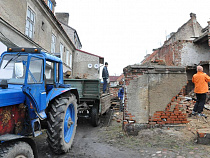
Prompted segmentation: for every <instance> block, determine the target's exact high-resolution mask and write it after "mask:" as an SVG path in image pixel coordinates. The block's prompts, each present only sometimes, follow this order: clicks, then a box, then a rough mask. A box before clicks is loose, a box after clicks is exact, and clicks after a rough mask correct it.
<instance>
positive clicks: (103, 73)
mask: <svg viewBox="0 0 210 158" xmlns="http://www.w3.org/2000/svg"><path fill="white" fill-rule="evenodd" d="M107 67H108V63H107V62H105V66H104V68H103V71H102V78H103V81H104V84H103V93H105V92H106V87H107V80H108V78H109V72H108V69H107Z"/></svg>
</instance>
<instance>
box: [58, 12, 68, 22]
mask: <svg viewBox="0 0 210 158" xmlns="http://www.w3.org/2000/svg"><path fill="white" fill-rule="evenodd" d="M55 16H56V18H57V19H58V21H60V22H61V23H63V24H66V25H68V23H69V13H55Z"/></svg>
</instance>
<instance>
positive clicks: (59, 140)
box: [47, 94, 77, 154]
mask: <svg viewBox="0 0 210 158" xmlns="http://www.w3.org/2000/svg"><path fill="white" fill-rule="evenodd" d="M47 124H48V129H47V135H48V137H47V141H48V144H49V146H50V147H51V149H52V150H53V152H55V153H56V154H61V153H66V152H68V151H69V150H70V148H71V145H72V143H73V139H74V136H75V133H76V126H77V101H76V97H75V96H74V95H72V94H71V95H70V97H69V95H68V96H61V97H58V98H56V99H54V101H53V102H52V104H51V108H50V110H49V113H48V121H47Z"/></svg>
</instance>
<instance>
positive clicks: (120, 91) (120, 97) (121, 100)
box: [118, 85, 124, 112]
mask: <svg viewBox="0 0 210 158" xmlns="http://www.w3.org/2000/svg"><path fill="white" fill-rule="evenodd" d="M123 96H124V85H122V88H120V89H119V91H118V98H119V100H120V111H121V112H122V111H123Z"/></svg>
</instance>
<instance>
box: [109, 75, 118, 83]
mask: <svg viewBox="0 0 210 158" xmlns="http://www.w3.org/2000/svg"><path fill="white" fill-rule="evenodd" d="M119 77H120V76H109V80H110V82H115V81H117V79H118V78H119Z"/></svg>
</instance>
